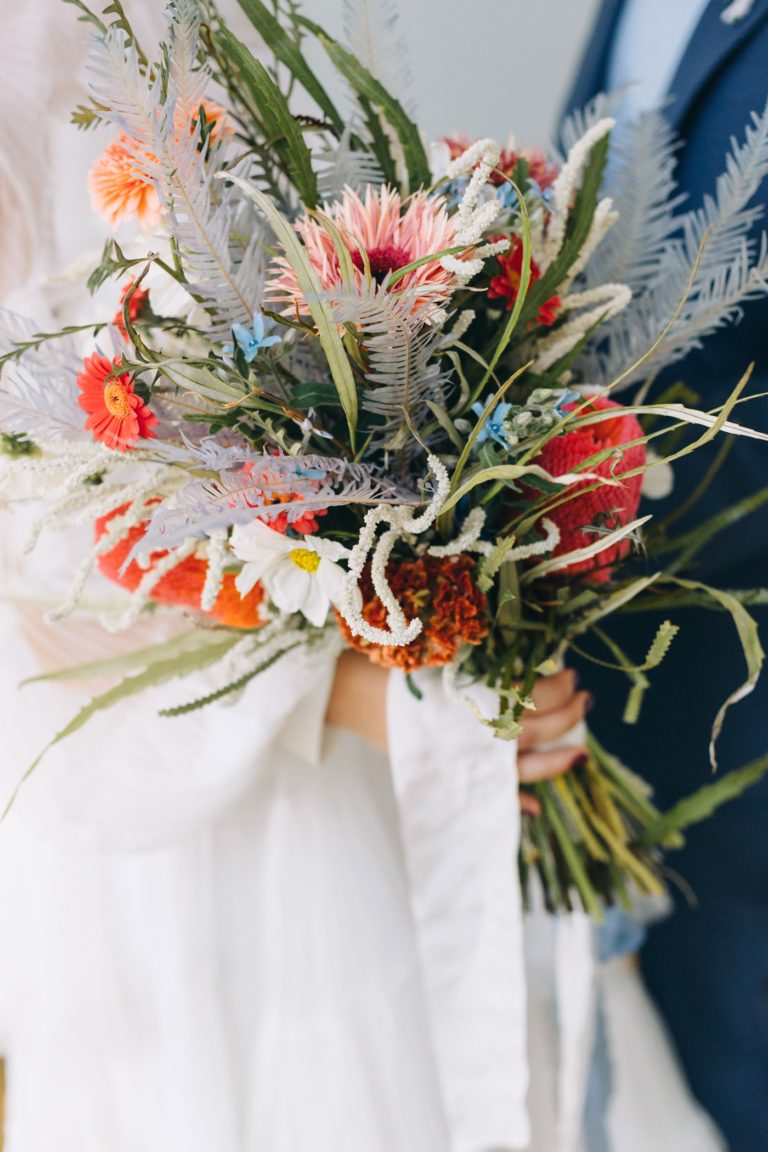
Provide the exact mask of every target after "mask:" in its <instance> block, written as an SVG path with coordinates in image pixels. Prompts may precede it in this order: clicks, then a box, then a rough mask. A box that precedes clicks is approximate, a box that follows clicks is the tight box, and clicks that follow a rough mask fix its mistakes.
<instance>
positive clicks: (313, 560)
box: [288, 548, 320, 572]
mask: <svg viewBox="0 0 768 1152" xmlns="http://www.w3.org/2000/svg"><path fill="white" fill-rule="evenodd" d="M288 555H289V556H290V558H291V560H293V562H294V564H295V565H296V567H297V568H301V570H302V572H317V570H318V568H319V567H320V557H319V556H318V554H317V552H312V551H311V549H309V548H294V549H293V551H291V552H289V553H288Z"/></svg>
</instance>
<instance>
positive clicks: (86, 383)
mask: <svg viewBox="0 0 768 1152" xmlns="http://www.w3.org/2000/svg"><path fill="white" fill-rule="evenodd" d="M119 363H120V361H119V359H115V360H107V358H106V356H100V355H99V354H98V353H97V352H94V354H93V355H92V356H89V357H87V358H86V360H85V361H84V363H83V371H82V372H81V373H80V375H79V376H78V378H77V386H78V388H79V389H80V398H79V399H78V404H79V405H80V407H81V408H82V409H83V411H84V412H87V413H88V419H87V420H86V422H85V426H86V428H90V430H91V431H92V432H93V435H94V436H95V437H96V439H97V440H100V441H101V442H102V444H106V446H107V448H114V449H116V450H117V451H118V452H126V451H127V450H128V449H129V448H135V446H136V441H137V440H138V439H140V438H141V439H144V440H149V439H152V438H153V437H154V436H155V433H154V432H153V431H152V428H153V425H154V424H156V423H157V416H155V414H154V412H151V411H150V409H149V408H148V407H147V405H146V404H145V403H144V401H143V400H142V399H141V397H140V396H137V395H136V393H135V392H134V389H133V381H132V380H131V378H130V376H128V375H127V373H121V374H120V375H119V376H113V377H112V379H111V380H107V377H108V376H109V374H110V373H111V372H112V371H113V370H114V368H115V366H116V365H118V364H119Z"/></svg>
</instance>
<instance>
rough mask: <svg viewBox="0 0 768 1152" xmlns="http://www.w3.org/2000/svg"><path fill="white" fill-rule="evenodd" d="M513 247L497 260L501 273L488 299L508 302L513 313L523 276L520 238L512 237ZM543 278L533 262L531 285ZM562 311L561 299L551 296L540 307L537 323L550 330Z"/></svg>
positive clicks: (496, 278)
mask: <svg viewBox="0 0 768 1152" xmlns="http://www.w3.org/2000/svg"><path fill="white" fill-rule="evenodd" d="M510 239H511V241H512V246H511V248H510V249H509V251H508V252H504V253H502V255H501V256H497V257H496V259H497V260H498V263H499V273H498V275H497V276H494V277H493V279H492V280H491V282H490V284H489V285H488V298H489V299H490V300H494V299H504V297H506V300H507V311H508V312H511V311H512V309H513V308H514V306H515V301H516V300H517V297H518V294H519V292H520V281H521V279H522V275H523V242H522V240H521V239H520V237H519V236H512V237H511V238H510ZM540 278H541V269H540V268H539V265H538V264H537V263H536V261H535V260H531V284H535V282H536V281H537V280H539V279H540ZM559 311H560V297H559V296H550V298H549V299H548V300H545V301H544V303H543V304H541V305H540V306H539V310H538V312H537V313H536V322H537V323H538V324H542V325H544V327H546V328H549V327H550V325H552V324H554V322H555V320H556V319H557V314H558V312H559Z"/></svg>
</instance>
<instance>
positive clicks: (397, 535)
mask: <svg viewBox="0 0 768 1152" xmlns="http://www.w3.org/2000/svg"><path fill="white" fill-rule="evenodd" d="M427 463H428V465H429V469H430V471H431V472H432V475H433V477H434V480H435V490H434V493H433V495H432V499H431V500H430V501H429V504H428V505H427V507H426V508H425V509H424V511H423V512H422V513H421V514H420V515H414V510H413V508H412V507H409V506H408V505H402V504H399V505H396V506H395V507H385V506H381V507H378V508H371V509H370V510H369V511H368V513H367V514H366V517H365V520H364V521H363V526H362V528H361V530H360V536H359V538H358V541H357V544H355V546H354V547H353V549H352V551H351V552H350V554H349V559H348V562H347V569H348V571H347V576H346V579H345V581H344V585H343V588H342V593H341V596H340V598H339V601H338V603H337V605H336V606H337V608H338V610H339V612H340V614H341V616H342V617H343V618H344V620H345V622H346V623H347V625H348V626H349V629H350V631H351V632H352V634H353V635H354V636H361V637H362V638H363V639H364V640H367V641H368V642H369V643H371V644H385V645H391V646H393V647H403V646H404V645H406V644H410V643H411V642H412V641H413V640H415V639H416V637H417V636H418V635H419V634H420V633H421V631H422V628H423V625H422V622H421V620H419V618H418V617H414V619H413V620H410V621H409V620H406V618H405V614H404V612H403V609H402V607H401V605H400V602H399V601H398V599H397V597H396V596H395V594H394V592H393V591H392V589H391V587H390V585H389V582H388V581H387V577H386V570H387V561H388V560H389V557H390V556H391V554H392V549H393V548H394V546H395V544H396V543H397V541H398V540H400V539H402V538H403V537H405V536H419V535H421V533H422V532H426V531H427V530H428V529H429V528H431V527H432V525H433V524H434V522H435V520H436V519H437V517H438V516H439V515H440V510H441V509H442V507H443V505H444V504H445V502H446V500H447V499H448V496H449V494H450V491H451V481H450V477H449V476H448V470H447V468H446V467H445V465H444V464H443V463H442V462H441V461H440V460H438V458H437V457H436V456H432V455H430V456H428V457H427ZM383 524H386V525H387V531H386V532H384V533H383V535H382V536H381V537H380V538H379V540H378V541H377V540H376V530H377V528H378V527H379V525H383ZM371 553H373V555H372V556H371ZM369 557H371V559H370V565H371V579H372V581H373V586H374V588H375V589H376V595H377V596H378V597H379V599H380V600H381V602H382V604H383V605H384V607H385V608H386V610H387V627H386V628H374V627H373V626H372V625H370V624H369V623H368V622H367V620H366V619H365V617H364V616H363V611H362V597H361V595H360V578H361V577H362V574H363V570H364V569H365V566H366V564H367V563H368V559H369Z"/></svg>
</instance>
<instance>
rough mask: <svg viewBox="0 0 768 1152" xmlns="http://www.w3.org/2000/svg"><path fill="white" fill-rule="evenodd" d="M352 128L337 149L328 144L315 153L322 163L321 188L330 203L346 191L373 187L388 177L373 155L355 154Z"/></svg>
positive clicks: (342, 137)
mask: <svg viewBox="0 0 768 1152" xmlns="http://www.w3.org/2000/svg"><path fill="white" fill-rule="evenodd" d="M351 137H352V129H351V128H350V127H349V126H347V127H346V128H345V129H344V131H343V133H342V135H341V138H340V139H339V141H338V143H337V144H336V145H335V146H331V145H326V146H325V148H323V149H322V150H321V151H319V152H317V153H316V154H315V160H316V162H317V164H318V173H317V188H318V192H319V193H320V197H321V199H322V200H323V201H324V202H326V203H328V202H331V201H333V200H338V199H340V198H341V196H342V194H343V192H344V189H345V188H352V189H354V190H359V189H361V188H365V187H366V185H368V184H371V185H373V186H374V187H378V186H379V185H380V184H383V183H384V174H383V173H382V171H381V168H380V167H379V163H378V161H377V159H376V157H375V156H374V155H373V153H371V152H361V151H355V150H354V149H353V148H352V146H351Z"/></svg>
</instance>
